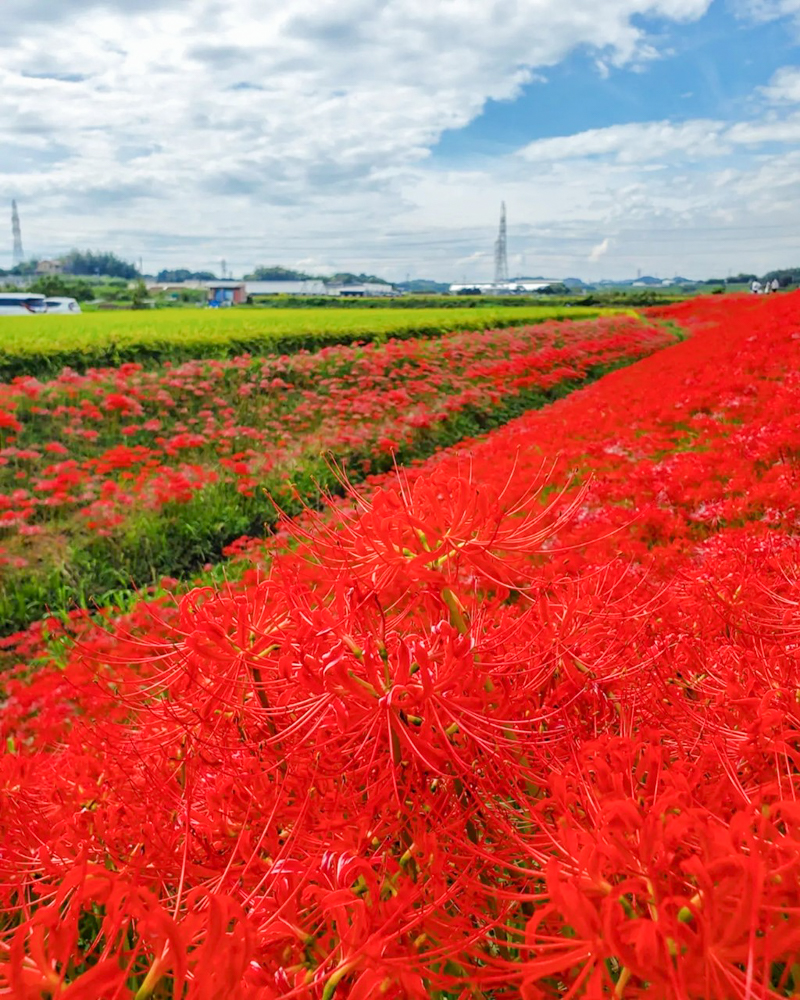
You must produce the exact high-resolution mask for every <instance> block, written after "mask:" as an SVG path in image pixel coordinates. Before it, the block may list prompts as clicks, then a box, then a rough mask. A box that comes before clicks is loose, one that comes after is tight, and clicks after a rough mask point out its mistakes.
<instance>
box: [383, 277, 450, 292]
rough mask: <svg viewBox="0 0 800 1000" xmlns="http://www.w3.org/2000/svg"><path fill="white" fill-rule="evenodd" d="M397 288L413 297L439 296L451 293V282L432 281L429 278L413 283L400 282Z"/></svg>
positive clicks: (418, 279)
mask: <svg viewBox="0 0 800 1000" xmlns="http://www.w3.org/2000/svg"><path fill="white" fill-rule="evenodd" d="M395 288H399V289H401V290H402V291H404V292H410V293H411V294H412V295H414V294H416V295H437V294H441V293H442V292H449V291H450V284H449V282H445V281H431V280H430V279H429V278H414V280H413V281H398V282H397V284H396V285H395Z"/></svg>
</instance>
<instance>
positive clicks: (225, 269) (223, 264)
mask: <svg viewBox="0 0 800 1000" xmlns="http://www.w3.org/2000/svg"><path fill="white" fill-rule="evenodd" d="M219 266H220V270H221V271H222V274H221V275H220V278H222V280H223V281H224V280H225V278H226V277H227V276H228V262H227V261H226V260H221V261H220V262H219Z"/></svg>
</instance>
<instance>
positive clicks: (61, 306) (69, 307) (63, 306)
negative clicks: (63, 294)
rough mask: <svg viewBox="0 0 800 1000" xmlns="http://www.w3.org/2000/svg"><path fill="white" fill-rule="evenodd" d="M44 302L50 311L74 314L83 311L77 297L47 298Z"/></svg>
mask: <svg viewBox="0 0 800 1000" xmlns="http://www.w3.org/2000/svg"><path fill="white" fill-rule="evenodd" d="M44 304H45V305H46V306H47V311H48V312H49V313H64V314H66V313H72V314H73V315H74V314H75V313H79V312H80V311H81V307H80V306H79V305H78V300H77V299H65V298H52V299H45V303H44Z"/></svg>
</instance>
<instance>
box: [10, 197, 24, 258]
mask: <svg viewBox="0 0 800 1000" xmlns="http://www.w3.org/2000/svg"><path fill="white" fill-rule="evenodd" d="M11 231H12V233H13V234H14V267H16V266H17V264H22V263H23V262H24V260H25V253H24V251H23V249H22V227H21V226H20V223H19V211H18V210H17V203H16V201H12V202H11Z"/></svg>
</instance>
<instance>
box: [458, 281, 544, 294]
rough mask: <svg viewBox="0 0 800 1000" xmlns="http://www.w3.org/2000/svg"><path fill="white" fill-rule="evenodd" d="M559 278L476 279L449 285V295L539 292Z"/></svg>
mask: <svg viewBox="0 0 800 1000" xmlns="http://www.w3.org/2000/svg"><path fill="white" fill-rule="evenodd" d="M560 284H562V281H561V279H560V278H539V279H537V280H536V281H477V282H471V283H469V284H464V285H451V286H450V294H451V295H466V294H468V293H469V292H472V291H475V292H477V293H478V294H479V295H524V294H526V293H528V292H541V291H544V289H545V288H552V286H553V285H560Z"/></svg>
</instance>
